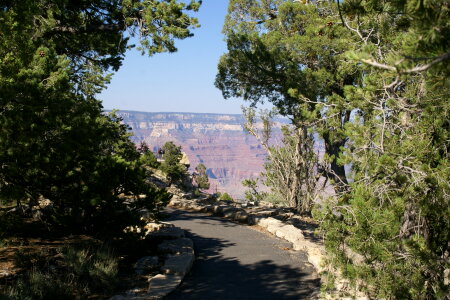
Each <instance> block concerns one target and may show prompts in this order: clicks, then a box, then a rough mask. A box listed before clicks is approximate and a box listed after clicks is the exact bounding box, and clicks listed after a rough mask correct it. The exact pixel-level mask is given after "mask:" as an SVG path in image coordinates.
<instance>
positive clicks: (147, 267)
mask: <svg viewBox="0 0 450 300" xmlns="http://www.w3.org/2000/svg"><path fill="white" fill-rule="evenodd" d="M158 264H159V259H158V256H144V257H142V258H140V259H139V260H138V261H137V262H136V264H135V265H134V270H135V272H136V274H139V275H143V274H146V273H149V272H150V271H152V270H154V269H156V268H157V267H158Z"/></svg>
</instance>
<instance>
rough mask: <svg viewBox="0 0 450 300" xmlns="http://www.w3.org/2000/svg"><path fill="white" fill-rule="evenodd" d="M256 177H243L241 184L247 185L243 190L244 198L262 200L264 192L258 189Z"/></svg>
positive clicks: (253, 200) (255, 200)
mask: <svg viewBox="0 0 450 300" xmlns="http://www.w3.org/2000/svg"><path fill="white" fill-rule="evenodd" d="M258 181H259V180H258V179H244V180H243V181H242V185H243V186H245V187H247V188H248V190H246V191H245V199H247V200H248V201H252V202H259V201H262V200H263V199H264V198H265V196H266V193H264V192H260V191H258Z"/></svg>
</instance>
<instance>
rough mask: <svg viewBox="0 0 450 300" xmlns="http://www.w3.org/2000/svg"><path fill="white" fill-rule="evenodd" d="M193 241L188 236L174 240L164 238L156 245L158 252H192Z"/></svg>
mask: <svg viewBox="0 0 450 300" xmlns="http://www.w3.org/2000/svg"><path fill="white" fill-rule="evenodd" d="M193 251H194V243H193V242H192V240H191V239H188V238H179V239H176V240H166V241H163V242H162V243H161V244H159V245H158V252H162V253H170V254H179V253H185V252H187V253H193Z"/></svg>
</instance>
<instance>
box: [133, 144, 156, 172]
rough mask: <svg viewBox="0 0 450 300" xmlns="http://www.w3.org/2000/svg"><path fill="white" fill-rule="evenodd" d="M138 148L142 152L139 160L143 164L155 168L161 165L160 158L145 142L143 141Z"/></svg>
mask: <svg viewBox="0 0 450 300" xmlns="http://www.w3.org/2000/svg"><path fill="white" fill-rule="evenodd" d="M137 150H138V152H139V153H140V154H141V157H140V158H139V161H140V163H141V164H142V165H144V166H145V167H150V168H155V169H156V168H158V167H159V162H158V159H157V158H156V156H155V154H153V152H152V151H150V148H149V147H148V145H147V144H146V143H145V142H142V143H141V144H140V145H139V147H138V149H137Z"/></svg>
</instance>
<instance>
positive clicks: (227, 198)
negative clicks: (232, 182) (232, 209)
mask: <svg viewBox="0 0 450 300" xmlns="http://www.w3.org/2000/svg"><path fill="white" fill-rule="evenodd" d="M219 200H222V201H234V199H233V198H232V197H231V196H230V195H228V193H223V194H221V195H220V197H219Z"/></svg>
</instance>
